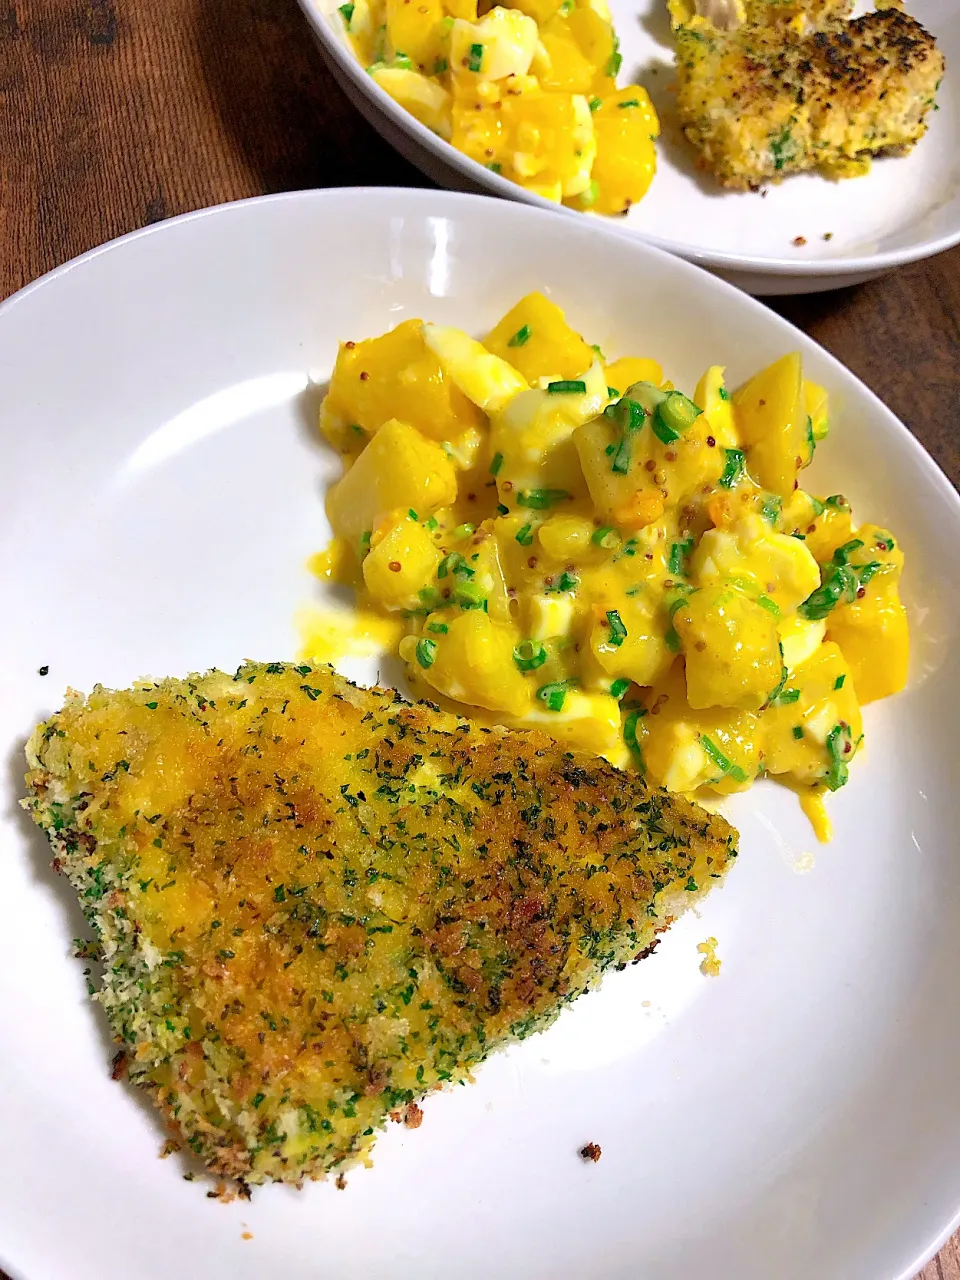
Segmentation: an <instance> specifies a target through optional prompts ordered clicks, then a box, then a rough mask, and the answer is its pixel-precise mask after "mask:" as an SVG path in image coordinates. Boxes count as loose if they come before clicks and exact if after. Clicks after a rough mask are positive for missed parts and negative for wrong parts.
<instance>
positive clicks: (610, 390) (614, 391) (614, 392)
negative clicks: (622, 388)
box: [607, 387, 620, 400]
mask: <svg viewBox="0 0 960 1280" xmlns="http://www.w3.org/2000/svg"><path fill="white" fill-rule="evenodd" d="M607 395H608V396H609V397H610V399H611V400H616V399H617V397H618V396H619V395H620V392H619V391H618V390H617V388H616V387H607Z"/></svg>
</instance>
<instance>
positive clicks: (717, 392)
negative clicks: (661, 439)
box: [693, 364, 740, 449]
mask: <svg viewBox="0 0 960 1280" xmlns="http://www.w3.org/2000/svg"><path fill="white" fill-rule="evenodd" d="M724 372H725V370H724V368H723V366H722V365H719V364H715V365H712V366H711V367H710V368H709V369H708V370H707V371H706V373H705V374H704V375H703V377H702V378H701V379H700V381H699V382H698V383H697V390H696V392H695V393H694V397H693V399H694V402H695V403H696V404H698V405H699V406H700V408H701V409H702V410H703V414H704V417H705V418H706V419H707V421H708V422H709V423H710V430H711V432H712V433H713V438H714V439H715V440H716V442H717V446H718V447H719V448H723V449H735V448H736V447H737V445H738V444H739V443H740V441H739V439H738V437H737V426H736V423H735V421H734V417H733V404H732V402H731V399H730V397H729V396H728V395H726V394H725V392H726V387H725V385H724V379H723V375H724Z"/></svg>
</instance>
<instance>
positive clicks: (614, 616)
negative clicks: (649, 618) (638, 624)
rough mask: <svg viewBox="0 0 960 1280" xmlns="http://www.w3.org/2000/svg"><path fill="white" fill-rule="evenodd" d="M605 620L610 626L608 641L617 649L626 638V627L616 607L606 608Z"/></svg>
mask: <svg viewBox="0 0 960 1280" xmlns="http://www.w3.org/2000/svg"><path fill="white" fill-rule="evenodd" d="M607 622H608V624H609V626H610V643H611V644H612V645H613V647H614V648H615V649H619V648H620V646H621V645H622V644H623V642H624V640H626V638H627V628H626V627H625V626H624V625H623V620H622V619H621V617H620V614H619V613H618V612H617V611H616V609H608V610H607Z"/></svg>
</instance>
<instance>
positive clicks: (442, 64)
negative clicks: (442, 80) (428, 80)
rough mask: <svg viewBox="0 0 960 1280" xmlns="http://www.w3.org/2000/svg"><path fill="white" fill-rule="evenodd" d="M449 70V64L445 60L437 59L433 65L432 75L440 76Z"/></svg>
mask: <svg viewBox="0 0 960 1280" xmlns="http://www.w3.org/2000/svg"><path fill="white" fill-rule="evenodd" d="M449 69H450V63H449V62H448V61H447V60H446V58H437V59H436V61H435V62H434V64H433V74H434V75H435V76H442V75H443V74H444V72H445V71H449Z"/></svg>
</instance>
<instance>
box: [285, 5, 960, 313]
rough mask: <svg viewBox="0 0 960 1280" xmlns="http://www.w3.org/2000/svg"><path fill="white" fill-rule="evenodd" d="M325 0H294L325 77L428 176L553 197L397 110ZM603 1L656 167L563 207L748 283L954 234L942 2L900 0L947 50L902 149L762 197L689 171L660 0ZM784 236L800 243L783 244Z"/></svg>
mask: <svg viewBox="0 0 960 1280" xmlns="http://www.w3.org/2000/svg"><path fill="white" fill-rule="evenodd" d="M337 4H338V0H300V5H301V7H302V8H303V10H304V12H305V13H306V15H307V17H308V19H309V21H310V24H311V26H312V28H313V30H314V32H315V33H316V36H317V40H318V42H319V44H320V48H321V50H322V52H323V54H324V57H325V59H326V61H327V63H328V65H329V67H330V70H331V71H332V73H333V75H334V77H335V79H336V80H337V81H338V82H339V84H340V85H341V87H342V88H343V90H344V92H345V93H346V94H347V96H348V97H349V98H350V99H351V101H352V102H353V103H354V104H355V106H356V107H357V108H358V109H359V110H360V111H361V112H362V113H363V115H364V116H365V117H366V118H367V119H368V120H369V121H370V123H371V124H372V125H373V126H374V128H375V129H377V130H378V132H379V133H381V134H382V135H383V137H384V138H386V139H387V141H388V142H390V143H392V145H393V146H394V147H396V149H397V150H398V151H399V152H400V153H401V154H402V155H404V156H405V157H406V158H407V159H408V160H410V161H411V162H412V163H413V164H415V165H417V167H418V168H420V169H421V170H422V171H423V172H424V173H426V174H427V175H428V176H429V177H431V178H433V179H434V180H435V181H436V182H438V183H440V184H441V185H442V186H446V187H452V188H454V189H455V190H460V191H474V192H489V193H492V194H493V195H498V196H506V197H507V198H508V199H511V200H521V201H524V202H526V203H527V204H533V205H538V206H540V207H541V208H556V206H555V205H552V204H551V203H550V202H549V201H547V200H544V199H543V198H542V197H540V196H536V195H532V194H531V193H530V192H527V191H524V190H523V189H522V188H521V187H518V186H517V185H516V184H515V183H513V182H509V181H508V180H507V179H506V178H502V177H499V176H498V175H497V174H495V173H492V172H491V171H490V170H489V169H486V168H484V167H483V165H480V164H477V163H476V161H474V160H470V159H468V157H467V156H465V155H462V154H461V153H460V152H459V151H457V150H455V149H454V147H452V146H451V145H450V143H448V142H444V141H443V139H442V138H439V137H437V135H436V134H434V133H431V131H430V130H429V129H427V128H426V127H425V126H424V125H422V124H420V122H419V121H417V120H415V119H414V118H413V116H411V115H410V114H409V113H408V112H406V111H404V110H403V109H402V108H401V107H399V106H398V105H397V104H396V103H395V102H394V101H393V99H392V98H391V97H390V96H389V94H387V93H385V92H384V90H383V89H381V88H380V87H379V85H377V84H376V82H375V81H374V80H373V79H372V78H371V77H370V76H369V75H368V74H367V73H366V71H364V69H363V67H361V65H360V64H359V62H358V61H357V59H356V58H355V56H354V54H353V52H352V51H351V49H350V46H349V42H348V39H347V35H346V31H345V28H344V25H343V20H342V19H341V17H340V14H339V13H338V12H337ZM861 7H862V6H861ZM610 8H611V11H612V13H613V19H614V24H615V27H616V31H617V34H618V35H619V37H620V41H621V52H622V54H623V68H622V70H621V73H620V81H621V83H627V82H628V81H631V80H634V81H638V82H639V83H641V84H644V85H645V86H646V87H647V89H648V90H649V91H650V94H651V97H652V98H653V100H654V103H655V104H656V106H657V109H658V110H659V111H660V113H661V119H662V123H663V126H664V129H663V136H662V138H661V140H660V142H659V144H658V173H657V177H656V179H655V180H654V183H653V186H652V187H651V189H650V192H649V194H648V195H647V196H646V197H645V198H644V199H643V200H642V201H641V202H640V203H639V204H637V205H635V206H634V207H633V208H632V209H631V210H630V213H629V215H628V216H627V217H626V218H623V219H621V218H601V217H599V216H595V215H586V214H574V213H573V212H572V211H570V212H571V216H576V217H581V218H582V217H589V218H590V221H591V225H593V226H598V227H603V228H605V229H607V230H611V231H614V232H619V233H621V234H627V235H630V236H634V235H635V236H637V237H639V238H640V239H642V240H645V241H646V242H647V243H648V244H653V245H656V246H658V247H659V248H661V249H667V250H668V251H669V252H670V253H675V254H678V255H679V256H680V257H681V258H686V259H687V260H688V261H689V262H696V263H698V264H699V265H700V266H703V267H708V268H709V269H710V270H712V271H715V272H716V273H717V274H719V275H721V276H723V277H724V278H726V279H728V280H730V281H732V282H733V283H734V284H737V285H739V286H740V288H742V289H746V290H747V291H748V292H750V293H755V294H785V293H815V292H818V291H821V290H825V289H837V288H840V287H842V286H844V285H852V284H859V283H861V282H862V281H864V280H870V279H872V278H873V277H875V276H879V275H883V274H884V273H885V272H887V271H890V270H891V269H892V268H894V267H898V266H902V265H903V264H904V263H907V262H915V261H917V260H918V259H921V258H929V257H931V256H932V255H934V254H936V253H941V252H942V251H943V250H945V249H949V248H950V247H951V246H952V245H955V244H957V243H958V242H960V85H958V83H957V79H958V77H960V5H958V4H957V3H956V0H913V3H911V4H910V5H909V9H910V12H911V13H912V14H913V15H914V16H915V17H917V18H918V19H919V20H920V21H921V22H923V23H924V24H925V25H926V26H927V28H928V29H929V30H930V31H931V32H932V33H933V34H934V35H935V36H936V37H937V40H938V43H939V45H940V47H941V49H942V50H943V52H944V54H945V55H946V59H947V72H946V75H945V77H944V81H943V84H942V86H941V89H940V93H939V95H938V103H939V111H937V112H935V113H933V114H932V115H931V123H930V129H929V132H928V133H927V136H926V137H925V138H923V139H922V141H921V142H920V143H919V144H918V146H917V147H916V148H915V149H914V151H913V152H912V153H911V154H910V155H909V156H906V157H897V158H888V159H884V160H880V161H877V162H875V164H874V166H873V170H872V172H871V173H870V174H869V175H868V176H866V177H863V178H856V179H852V180H849V181H845V182H830V181H828V180H827V179H825V178H822V177H820V176H818V175H810V174H802V175H799V176H797V177H794V178H790V179H789V180H788V181H786V182H784V183H782V184H781V185H779V186H771V187H769V188H767V189H765V191H764V192H763V193H762V194H761V193H760V192H745V193H741V192H731V191H724V190H722V189H721V188H720V187H719V186H717V184H716V183H715V182H714V181H713V179H712V178H711V177H710V176H709V175H704V174H702V173H700V172H699V171H698V170H697V168H696V164H695V162H694V158H693V155H692V152H691V150H690V148H689V147H688V145H687V144H686V143H685V142H684V140H683V138H682V136H681V135H680V131H679V128H678V127H677V126H676V124H675V123H671V111H672V94H671V89H670V86H671V82H672V80H673V48H672V44H671V41H670V30H669V24H668V21H667V16H666V0H610ZM827 236H829V237H830V238H829V239H826V238H825V237H827ZM798 237H802V238H803V239H804V240H805V241H806V243H805V244H804V245H802V246H800V245H795V244H794V241H795V240H796V239H797V238H798Z"/></svg>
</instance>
